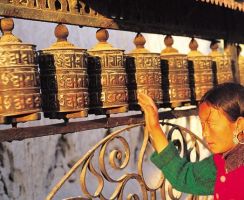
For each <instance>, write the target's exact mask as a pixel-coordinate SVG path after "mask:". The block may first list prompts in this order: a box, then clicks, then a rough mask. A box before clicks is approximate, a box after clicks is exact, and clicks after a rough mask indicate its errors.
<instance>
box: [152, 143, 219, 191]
mask: <svg viewBox="0 0 244 200" xmlns="http://www.w3.org/2000/svg"><path fill="white" fill-rule="evenodd" d="M151 161H152V162H153V163H154V164H155V165H156V166H157V167H158V168H159V169H160V170H161V171H162V172H163V174H164V176H165V177H166V178H167V179H168V180H169V182H170V183H171V185H172V186H173V187H174V188H175V189H177V190H178V191H181V192H184V193H190V194H196V195H211V194H213V192H214V184H215V178H216V167H215V164H214V161H213V156H209V157H207V158H205V159H203V160H202V161H199V162H189V161H187V160H186V159H185V158H181V157H180V156H179V153H178V151H177V149H176V148H175V146H174V145H173V143H172V142H171V143H170V144H169V145H168V146H167V147H166V148H165V149H164V150H163V151H162V152H160V153H159V154H158V153H157V152H154V153H153V154H152V156H151Z"/></svg>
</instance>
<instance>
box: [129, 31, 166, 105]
mask: <svg viewBox="0 0 244 200" xmlns="http://www.w3.org/2000/svg"><path fill="white" fill-rule="evenodd" d="M145 43H146V40H145V38H144V37H143V35H142V34H140V33H138V34H137V35H136V37H135V39H134V44H135V46H136V48H135V49H134V50H132V51H131V52H130V53H128V54H127V56H126V71H127V76H128V92H129V104H130V108H131V109H137V108H138V106H137V93H138V92H142V93H145V94H147V95H149V96H150V97H151V98H152V99H153V100H154V101H155V103H156V104H162V103H163V91H162V74H161V67H160V55H159V54H158V53H151V52H150V51H148V50H147V49H146V48H144V45H145Z"/></svg>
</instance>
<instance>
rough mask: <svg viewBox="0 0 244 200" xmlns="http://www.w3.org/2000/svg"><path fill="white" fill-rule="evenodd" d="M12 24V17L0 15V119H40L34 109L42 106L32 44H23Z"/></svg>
mask: <svg viewBox="0 0 244 200" xmlns="http://www.w3.org/2000/svg"><path fill="white" fill-rule="evenodd" d="M13 28H14V22H13V19H11V18H3V19H1V31H2V33H3V35H2V37H1V38H0V116H1V117H2V119H3V120H2V122H1V123H11V122H12V120H13V121H15V122H25V121H30V120H36V119H39V117H38V116H39V115H38V113H37V112H39V111H40V106H41V97H40V80H39V73H38V69H37V59H36V51H35V45H30V44H23V43H22V42H21V40H20V39H19V38H17V37H16V36H15V35H13V34H12V30H13ZM20 115H21V116H20ZM7 118H8V120H6V119H7Z"/></svg>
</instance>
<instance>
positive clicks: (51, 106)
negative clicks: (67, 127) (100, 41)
mask: <svg viewBox="0 0 244 200" xmlns="http://www.w3.org/2000/svg"><path fill="white" fill-rule="evenodd" d="M68 35H69V32H68V29H67V28H66V26H65V25H62V24H59V25H57V26H56V28H55V36H56V37H57V42H56V43H54V44H52V46H51V47H50V48H48V49H44V50H41V51H39V65H40V72H41V76H40V78H41V89H42V98H43V104H42V108H43V111H44V116H45V117H49V118H64V119H65V118H66V119H67V118H77V117H85V116H87V114H88V113H87V111H88V103H89V99H88V74H87V58H86V55H87V54H86V51H85V50H84V49H81V48H78V47H75V46H74V45H73V44H71V43H70V42H68V41H67V37H68ZM71 113H73V114H71Z"/></svg>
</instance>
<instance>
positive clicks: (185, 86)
mask: <svg viewBox="0 0 244 200" xmlns="http://www.w3.org/2000/svg"><path fill="white" fill-rule="evenodd" d="M164 43H165V45H166V48H165V49H164V50H162V51H161V54H160V59H161V68H162V84H163V101H164V104H166V105H167V104H171V106H172V107H176V106H180V105H182V104H184V103H189V102H190V101H191V91H190V86H189V77H188V65H187V55H185V54H180V53H179V52H178V50H176V49H175V48H173V47H172V45H173V38H172V36H171V35H167V36H166V37H165V39H164Z"/></svg>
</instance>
